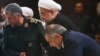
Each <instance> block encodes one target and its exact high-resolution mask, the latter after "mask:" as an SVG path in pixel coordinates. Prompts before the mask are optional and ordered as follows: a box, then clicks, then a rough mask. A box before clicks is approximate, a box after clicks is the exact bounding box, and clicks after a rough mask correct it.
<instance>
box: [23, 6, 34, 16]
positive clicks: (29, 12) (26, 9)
mask: <svg viewBox="0 0 100 56" xmlns="http://www.w3.org/2000/svg"><path fill="white" fill-rule="evenodd" d="M21 9H22V13H23V15H24V16H31V17H33V15H34V12H33V10H32V9H31V8H29V7H21Z"/></svg>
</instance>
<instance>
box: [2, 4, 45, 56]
mask: <svg viewBox="0 0 100 56" xmlns="http://www.w3.org/2000/svg"><path fill="white" fill-rule="evenodd" d="M4 11H5V16H6V18H7V20H8V23H7V24H6V25H5V27H4V48H3V53H4V55H3V56H42V50H41V45H40V43H41V40H42V39H43V38H42V36H43V31H44V29H43V27H42V24H41V22H39V21H37V20H35V19H27V20H26V18H25V17H23V15H22V10H21V8H20V6H19V5H18V4H16V3H11V4H8V5H7V6H6V7H5V10H4ZM40 38H41V39H40Z"/></svg>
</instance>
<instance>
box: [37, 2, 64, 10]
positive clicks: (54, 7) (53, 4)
mask: <svg viewBox="0 0 100 56" xmlns="http://www.w3.org/2000/svg"><path fill="white" fill-rule="evenodd" d="M38 7H42V8H45V9H48V10H58V11H60V10H61V9H62V8H61V5H60V4H58V3H56V2H55V1H53V0H39V2H38Z"/></svg>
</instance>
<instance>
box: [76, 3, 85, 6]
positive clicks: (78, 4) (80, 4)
mask: <svg viewBox="0 0 100 56" xmlns="http://www.w3.org/2000/svg"><path fill="white" fill-rule="evenodd" d="M75 6H83V4H82V3H77V4H76V5H75Z"/></svg>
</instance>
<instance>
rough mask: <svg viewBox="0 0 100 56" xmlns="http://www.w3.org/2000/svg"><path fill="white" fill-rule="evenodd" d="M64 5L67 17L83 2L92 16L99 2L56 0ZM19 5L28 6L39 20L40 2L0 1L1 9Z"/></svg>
mask: <svg viewBox="0 0 100 56" xmlns="http://www.w3.org/2000/svg"><path fill="white" fill-rule="evenodd" d="M55 1H56V2H58V3H59V4H61V5H62V8H63V9H62V11H61V12H62V13H63V14H65V15H70V14H72V13H73V11H72V9H73V6H74V5H75V3H77V2H82V3H83V4H84V6H85V11H86V12H88V13H89V14H90V15H94V14H95V12H96V11H95V7H96V4H97V3H98V1H99V0H55ZM13 2H14V3H18V4H19V5H21V6H28V7H30V8H32V9H33V10H34V13H35V15H34V17H36V18H39V13H38V0H0V7H2V6H3V7H4V6H5V5H7V4H9V3H13Z"/></svg>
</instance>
